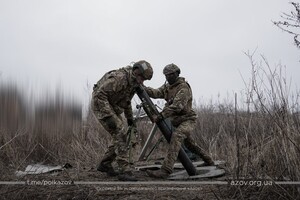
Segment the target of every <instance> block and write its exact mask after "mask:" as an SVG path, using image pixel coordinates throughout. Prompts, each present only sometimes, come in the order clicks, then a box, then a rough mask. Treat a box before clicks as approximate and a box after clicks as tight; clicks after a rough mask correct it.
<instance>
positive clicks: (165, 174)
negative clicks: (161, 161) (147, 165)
mask: <svg viewBox="0 0 300 200" xmlns="http://www.w3.org/2000/svg"><path fill="white" fill-rule="evenodd" d="M146 173H147V174H148V176H150V177H153V178H160V179H166V178H168V176H169V175H170V174H171V173H170V172H168V171H167V170H165V169H160V170H156V171H151V170H147V171H146Z"/></svg>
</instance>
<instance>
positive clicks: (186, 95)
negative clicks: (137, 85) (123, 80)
mask: <svg viewBox="0 0 300 200" xmlns="http://www.w3.org/2000/svg"><path fill="white" fill-rule="evenodd" d="M163 73H164V75H165V76H166V80H167V82H168V83H165V84H164V85H162V86H161V87H160V88H158V89H153V88H150V87H147V88H145V89H146V91H147V93H148V95H149V96H150V97H151V98H163V99H165V100H166V104H165V107H164V109H163V110H162V112H161V115H162V117H163V118H165V119H166V118H170V120H171V123H172V125H173V127H174V128H175V131H174V132H173V134H172V137H171V141H170V144H169V148H168V151H167V156H166V157H165V159H164V162H163V164H162V167H161V170H158V171H154V172H151V171H147V173H148V175H149V176H151V177H155V178H167V177H168V176H169V175H170V174H171V173H172V172H173V166H174V163H175V161H176V160H177V157H178V153H179V150H180V148H181V146H182V144H184V145H185V146H186V147H187V148H188V149H189V150H190V151H191V152H193V153H195V154H197V155H199V156H200V157H201V158H202V159H203V161H204V162H205V163H206V165H214V162H213V160H212V159H211V157H210V156H209V155H208V154H207V153H206V152H205V151H204V150H203V149H202V148H201V147H200V146H198V145H197V144H196V143H195V141H194V139H192V136H191V132H192V131H193V129H194V128H195V125H196V119H197V114H196V113H195V111H194V110H193V109H192V101H193V96H192V90H191V87H190V85H189V84H188V83H187V82H186V81H185V79H184V78H183V77H179V74H180V69H179V68H178V67H177V66H176V65H175V64H169V65H167V66H166V67H165V68H164V70H163ZM157 120H159V117H158V116H155V117H154V121H157Z"/></svg>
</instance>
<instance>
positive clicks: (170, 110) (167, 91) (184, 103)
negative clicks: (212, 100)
mask: <svg viewBox="0 0 300 200" xmlns="http://www.w3.org/2000/svg"><path fill="white" fill-rule="evenodd" d="M145 89H146V91H147V93H148V95H149V96H150V97H151V98H163V99H165V100H166V101H167V102H166V104H165V107H164V109H163V111H162V115H163V117H164V118H170V119H171V122H172V124H173V126H175V127H177V126H179V124H181V123H182V122H184V121H187V120H196V119H197V114H196V113H195V111H194V110H193V109H192V103H193V95H192V90H191V87H190V85H189V84H188V83H187V82H186V81H185V79H184V78H182V77H179V78H178V80H177V81H176V82H175V83H174V84H173V85H169V84H167V83H165V84H164V85H162V86H161V87H159V88H158V89H153V88H150V87H146V88H145Z"/></svg>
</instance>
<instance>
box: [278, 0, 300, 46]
mask: <svg viewBox="0 0 300 200" xmlns="http://www.w3.org/2000/svg"><path fill="white" fill-rule="evenodd" d="M290 4H291V5H293V7H294V9H295V11H291V12H290V13H289V14H287V13H283V14H282V15H281V18H282V20H283V21H277V22H273V23H274V24H275V25H276V26H277V27H278V28H280V29H281V30H282V31H284V32H287V33H289V34H291V35H293V37H294V43H295V45H296V46H297V47H298V48H300V41H299V38H298V36H299V34H300V32H299V29H300V5H299V3H296V2H290Z"/></svg>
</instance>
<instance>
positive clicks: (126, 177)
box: [92, 60, 153, 181]
mask: <svg viewBox="0 0 300 200" xmlns="http://www.w3.org/2000/svg"><path fill="white" fill-rule="evenodd" d="M152 75H153V69H152V67H151V65H150V64H149V63H148V62H147V61H144V60H141V61H138V62H136V63H134V65H133V67H131V66H127V67H124V68H120V69H118V70H112V71H109V72H107V73H106V74H105V75H104V76H103V77H102V78H101V79H100V80H99V81H98V82H97V84H95V85H94V88H93V95H92V110H93V112H94V114H95V116H96V118H97V119H98V121H99V122H100V123H101V125H102V126H103V127H104V129H105V130H106V131H107V132H109V134H110V135H111V137H112V144H111V145H110V146H109V147H108V150H107V151H106V152H105V154H104V157H103V158H102V160H101V162H100V164H99V165H98V167H97V170H98V171H100V172H106V173H107V174H108V175H109V176H118V179H119V180H121V181H137V179H136V178H135V176H134V175H133V174H132V171H131V168H130V165H129V161H128V150H127V145H126V138H127V137H126V133H127V131H126V130H125V127H124V123H123V120H122V116H121V114H122V113H123V112H124V114H125V117H126V119H127V124H128V126H135V124H134V121H133V113H132V107H131V99H132V97H133V96H134V94H135V87H136V85H137V84H142V83H143V81H144V80H150V79H151V78H152ZM113 161H116V162H117V164H118V167H119V172H118V173H117V172H116V171H115V170H114V168H113V167H112V162H113Z"/></svg>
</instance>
